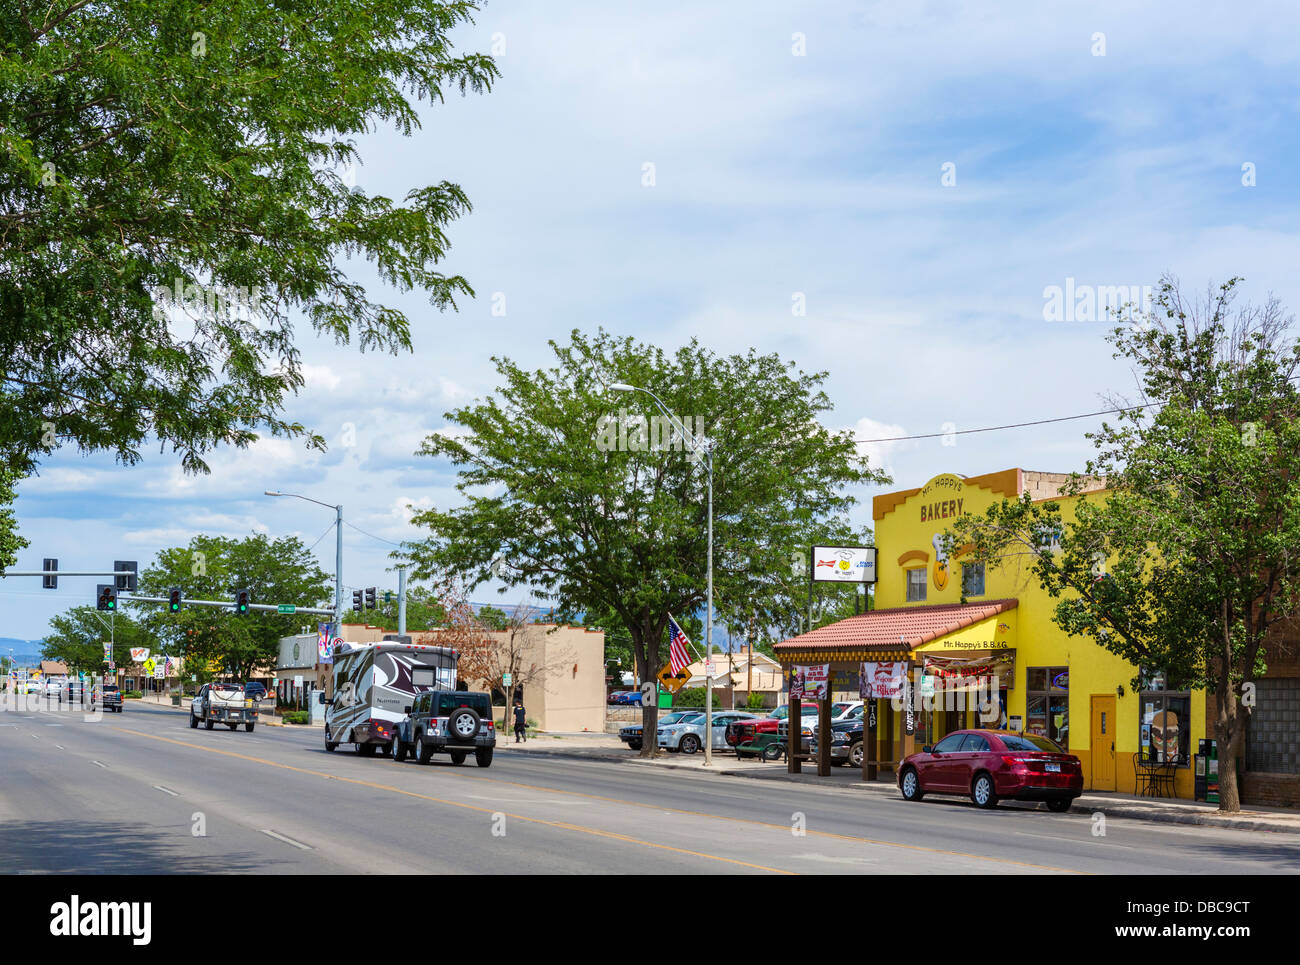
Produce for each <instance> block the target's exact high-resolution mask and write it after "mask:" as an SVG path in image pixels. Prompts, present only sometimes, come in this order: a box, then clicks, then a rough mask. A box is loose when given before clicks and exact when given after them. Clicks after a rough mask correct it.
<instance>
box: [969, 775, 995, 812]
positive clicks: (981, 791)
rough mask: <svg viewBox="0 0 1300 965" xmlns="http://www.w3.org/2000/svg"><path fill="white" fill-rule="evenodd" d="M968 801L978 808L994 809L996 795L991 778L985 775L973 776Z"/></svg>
mask: <svg viewBox="0 0 1300 965" xmlns="http://www.w3.org/2000/svg"><path fill="white" fill-rule="evenodd" d="M970 799H971V800H972V801H974V802H975V806H976V807H978V808H995V807H997V806H998V795H997V792H996V791H995V790H994V787H993V777H992V776H991V775H989V774H986V773H979V774H976V775H975V780H974V781H972V782H971V786H970Z"/></svg>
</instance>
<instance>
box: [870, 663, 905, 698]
mask: <svg viewBox="0 0 1300 965" xmlns="http://www.w3.org/2000/svg"><path fill="white" fill-rule="evenodd" d="M906 676H907V664H906V663H904V662H903V661H901V660H892V661H887V662H881V663H864V664H863V665H862V669H861V670H860V671H859V679H860V680H861V685H860V686H859V688H858V692H859V694H860V695H861V696H862V699H863V700H870V699H873V698H874V699H877V700H879V699H881V698H884V699H886V700H890V699H893V698H894V697H899V696H901V695H902V693H903V679H904V678H905V677H906Z"/></svg>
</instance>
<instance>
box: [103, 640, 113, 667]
mask: <svg viewBox="0 0 1300 965" xmlns="http://www.w3.org/2000/svg"><path fill="white" fill-rule="evenodd" d="M112 662H113V645H112V644H111V643H109V642H108V641H107V640H106V641H104V663H112Z"/></svg>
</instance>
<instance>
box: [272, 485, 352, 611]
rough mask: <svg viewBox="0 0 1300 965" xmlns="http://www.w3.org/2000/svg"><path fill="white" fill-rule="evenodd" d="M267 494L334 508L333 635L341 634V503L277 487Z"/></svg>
mask: <svg viewBox="0 0 1300 965" xmlns="http://www.w3.org/2000/svg"><path fill="white" fill-rule="evenodd" d="M265 495H267V496H293V497H294V498H295V499H305V500H307V502H309V503H315V504H316V505H317V506H324V507H325V508H326V509H332V510H334V513H335V516H334V529H335V540H334V635H335V636H342V635H343V507H342V505H338V506H332V505H330V504H329V503H322V502H321V501H320V500H319V499H312V498H311V497H310V496H303V495H301V494H299V493H282V492H280V491H279V490H278V489H267V490H265Z"/></svg>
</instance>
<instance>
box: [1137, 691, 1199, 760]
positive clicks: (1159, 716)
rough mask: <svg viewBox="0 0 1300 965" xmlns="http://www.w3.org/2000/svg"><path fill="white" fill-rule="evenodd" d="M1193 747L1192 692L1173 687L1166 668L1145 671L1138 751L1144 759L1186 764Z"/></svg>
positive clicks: (1140, 701)
mask: <svg viewBox="0 0 1300 965" xmlns="http://www.w3.org/2000/svg"><path fill="white" fill-rule="evenodd" d="M1191 749H1192V695H1191V692H1190V691H1187V690H1179V689H1177V688H1171V687H1170V686H1169V681H1168V679H1167V675H1166V674H1165V672H1164V671H1163V670H1156V671H1150V672H1147V671H1144V672H1143V673H1142V690H1141V692H1140V693H1139V694H1138V753H1139V754H1140V755H1141V757H1142V760H1144V761H1151V762H1153V763H1157V764H1176V765H1178V766H1179V767H1186V766H1187V765H1188V763H1190V761H1191Z"/></svg>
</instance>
